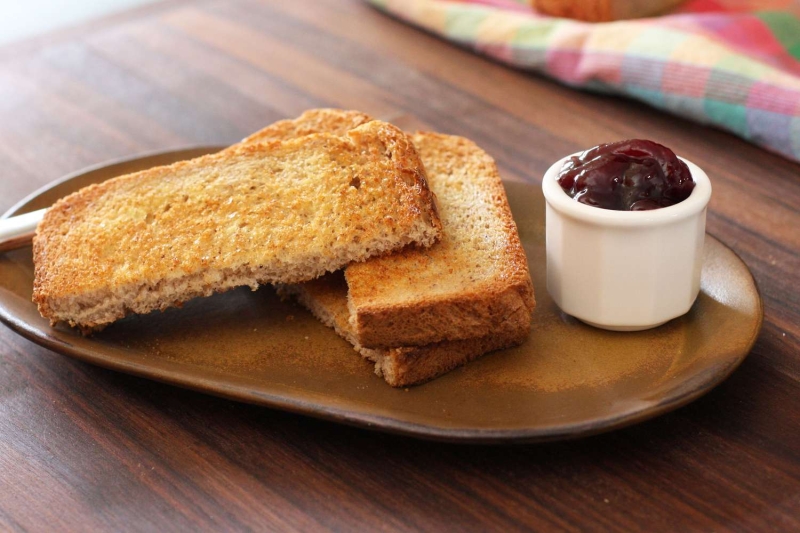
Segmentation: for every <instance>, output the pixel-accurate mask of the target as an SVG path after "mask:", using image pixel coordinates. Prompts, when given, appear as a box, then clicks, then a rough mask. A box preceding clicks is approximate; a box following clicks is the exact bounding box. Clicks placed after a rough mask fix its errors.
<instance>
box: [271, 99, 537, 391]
mask: <svg viewBox="0 0 800 533" xmlns="http://www.w3.org/2000/svg"><path fill="white" fill-rule="evenodd" d="M358 115H360V114H358ZM353 116H354V115H353V112H344V111H338V110H317V111H314V112H309V113H307V114H304V115H303V116H302V117H300V118H298V119H295V120H293V121H284V122H281V123H277V124H275V125H273V126H271V127H267V128H265V129H264V130H262V132H265V136H266V137H267V138H270V139H271V138H275V136H278V137H280V136H282V135H286V136H292V135H297V134H303V133H306V134H307V133H312V132H315V131H319V130H318V129H317V128H319V129H326V128H330V129H331V130H333V131H336V130H337V129H338V128H342V127H347V125H348V124H349V123H350V120H352V118H353ZM358 120H369V117H365V116H360V117H359V118H358ZM259 133H261V132H259ZM413 139H414V142H415V143H416V144H418V145H419V146H420V148H419V150H420V153H421V154H423V157H424V159H423V162H424V163H425V164H426V165H427V166H429V167H430V169H431V170H429V171H428V179H429V183H430V186H431V188H432V189H434V190H438V191H439V193H438V194H439V195H440V197H439V208H440V213H441V216H442V217H443V219H442V220H443V231H442V239H441V241H440V242H439V243H436V244H435V245H433V246H432V247H431V248H429V249H426V250H421V249H415V248H407V249H405V250H403V251H402V252H400V253H396V254H394V255H391V256H385V257H383V258H372V259H370V260H368V261H366V262H365V263H363V264H360V265H355V264H352V265H349V266H348V267H347V268H346V269H345V274H346V276H347V278H348V281H347V282H345V279H344V276H342V274H341V273H338V272H337V273H333V274H328V275H326V276H324V277H322V278H319V279H316V280H313V281H310V282H305V283H301V284H296V285H282V286H279V287H278V291H279V292H280V293H281V294H282V295H284V296H293V297H295V298H297V299H298V301H299V302H300V303H301V304H302V305H304V306H305V307H307V308H308V309H309V310H310V311H311V312H312V313H313V314H314V315H315V316H316V317H317V318H319V319H320V320H321V321H322V322H323V323H325V324H326V325H328V326H330V327H332V328H334V330H335V331H336V332H337V333H338V334H339V335H341V336H342V337H344V338H345V339H347V340H348V341H349V342H350V343H352V344H353V345H354V347H355V348H356V350H357V351H359V352H360V353H361V354H362V355H363V356H364V357H366V358H367V359H370V360H371V361H373V362H374V363H375V371H376V373H377V374H378V375H381V376H383V377H384V379H385V380H386V381H387V382H388V383H389V384H390V385H393V386H397V387H399V386H406V385H412V384H416V383H421V382H424V381H428V380H430V379H433V378H435V377H438V376H440V375H442V374H444V373H446V372H448V371H450V370H452V369H453V368H455V367H457V366H460V365H462V364H464V363H466V362H468V361H471V360H473V359H476V358H477V357H480V356H481V355H483V354H485V353H487V352H490V351H493V350H498V349H501V348H507V347H510V346H514V345H517V344H520V343H521V342H523V341H524V340H525V338H527V335H528V333H529V331H530V318H531V312H532V310H533V307H534V305H535V302H534V299H533V285H532V283H531V280H530V275H529V273H528V267H527V260H526V258H525V254H524V251H523V250H522V246H521V244H520V242H519V236H518V234H517V230H516V225H515V224H514V221H513V219H512V218H511V213H510V209H509V207H508V203H507V200H506V197H505V190H504V189H503V186H502V183H501V181H500V178H499V175H498V172H497V169H496V166H495V164H494V161H493V160H492V159H491V158H490V157H489V156H488V155H487V154H486V153H485V152H483V151H482V150H481V149H480V148H478V147H477V146H476V145H475V144H474V143H472V142H471V141H469V140H467V139H463V138H461V137H454V136H448V135H439V134H433V133H421V134H417V135H415V136H414V137H413ZM445 217H446V218H445ZM480 262H483V264H481V263H480ZM362 266H363V267H365V268H363V270H360V267H362ZM351 278H353V279H354V280H355V283H356V285H357V286H358V287H359V288H360V290H361V293H362V295H363V292H364V290H365V289H366V288H367V285H368V284H374V286H373V287H372V288H371V292H370V294H372V295H374V298H375V299H377V300H379V301H381V302H383V303H384V304H385V305H384V309H385V311H386V314H385V315H384V316H383V317H382V318H383V319H384V320H386V321H387V322H386V323H384V324H376V325H375V324H374V322H371V324H373V325H375V328H378V330H379V331H380V332H381V335H383V337H382V339H384V340H387V344H389V345H390V346H391V347H384V348H366V347H364V346H363V343H362V342H361V338H360V337H359V335H358V332H357V331H356V328H355V327H354V326H355V324H357V323H358V322H357V320H354V319H356V318H357V316H355V315H354V314H353V310H354V307H356V308H357V306H358V302H356V305H355V306H354V305H353V303H354V302H353V294H352V286H349V282H350V279H351ZM396 284H399V290H398V289H397V286H396ZM348 293H350V294H349V299H350V305H349V306H348ZM362 303H363V302H362ZM366 310H367V312H366V313H365V314H364V315H362V316H367V317H369V318H368V322H369V320H370V319H373V318H374V313H373V314H370V312H369V311H370V308H369V307H368V306H367V308H366ZM415 313H418V315H417V317H416V318H415V317H414V315H415ZM398 315H399V316H400V317H401V318H402V320H401V322H400V323H399V324H397V323H393V320H394V319H395V317H397V316H398ZM374 320H378V319H377V318H374ZM417 321H419V322H423V323H416V322H417ZM426 321H428V322H429V324H425V323H424V322H426ZM398 326H399V327H398ZM439 328H441V329H442V330H443V331H444V332H445V334H446V335H449V336H451V337H453V338H455V339H457V340H446V339H447V338H448V337H447V336H441V335H439V336H437V335H431V333H438V332H437V330H438V329H439ZM420 330H421V331H422V335H418V332H419V331H420ZM373 331H374V330H373ZM395 333H398V334H399V338H401V339H405V338H409V337H410V336H411V335H409V333H414V335H413V336H411V337H412V338H414V339H415V340H418V341H420V340H421V339H423V340H424V339H425V338H434V339H436V340H435V341H431V342H430V343H426V344H424V345H421V346H420V345H406V346H403V345H402V341H398V340H396V339H394V340H393V339H392V337H391V336H392V335H394V334H395ZM421 343H422V342H420V344H421ZM415 344H416V343H415Z"/></svg>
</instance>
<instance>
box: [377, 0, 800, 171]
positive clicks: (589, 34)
mask: <svg viewBox="0 0 800 533" xmlns="http://www.w3.org/2000/svg"><path fill="white" fill-rule="evenodd" d="M369 1H370V2H371V3H373V4H374V5H376V6H377V7H378V8H380V9H382V10H384V11H386V12H388V13H390V14H392V15H395V16H397V17H398V18H400V19H402V20H404V21H407V22H410V23H412V24H415V25H417V26H420V27H422V28H424V29H426V30H428V31H430V32H432V33H434V34H436V35H439V36H441V37H444V38H446V39H449V40H451V41H454V42H456V43H459V44H461V45H464V46H467V47H469V48H472V49H474V50H476V51H478V52H480V53H482V54H486V55H487V56H490V57H492V58H495V59H497V60H499V61H503V62H506V63H509V64H511V65H515V66H517V67H522V68H525V69H529V70H532V71H535V72H539V73H542V74H546V75H548V76H551V77H553V78H555V79H557V80H560V81H561V82H563V83H565V84H567V85H570V86H573V87H578V88H582V89H588V90H593V91H599V92H607V93H615V94H623V95H626V96H629V97H632V98H636V99H638V100H642V101H644V102H647V103H648V104H650V105H652V106H654V107H657V108H659V109H664V110H667V111H670V112H672V113H675V114H677V115H680V116H683V117H687V118H690V119H692V120H696V121H698V122H703V123H708V124H712V125H714V126H717V127H720V128H722V129H725V130H728V131H730V132H733V133H735V134H736V135H739V136H740V137H743V138H744V139H747V140H748V141H751V142H754V143H756V144H759V145H761V146H763V147H765V148H767V149H769V150H772V151H775V152H778V153H780V154H783V155H784V156H786V157H788V158H790V159H793V160H795V161H800V3H798V2H797V0H760V1H752V0H750V1H748V0H691V1H690V2H688V3H686V4H683V5H682V6H681V7H680V8H678V9H677V10H675V11H673V12H671V13H670V14H669V15H665V16H661V17H655V18H649V19H639V20H626V21H619V22H608V23H595V24H592V23H585V22H579V21H575V20H568V19H559V18H552V17H546V16H542V15H538V14H536V13H535V12H534V11H533V10H532V9H531V8H530V7H529V5H528V3H529V2H530V0H528V2H526V0H369Z"/></svg>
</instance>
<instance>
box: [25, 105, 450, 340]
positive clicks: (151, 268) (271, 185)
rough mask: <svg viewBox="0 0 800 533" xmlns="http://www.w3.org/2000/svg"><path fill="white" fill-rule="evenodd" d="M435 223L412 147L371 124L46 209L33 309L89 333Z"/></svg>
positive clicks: (177, 167)
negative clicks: (93, 329)
mask: <svg viewBox="0 0 800 533" xmlns="http://www.w3.org/2000/svg"><path fill="white" fill-rule="evenodd" d="M439 231H440V223H439V219H438V216H437V214H436V208H435V204H434V201H433V197H432V195H431V194H430V192H429V190H428V188H427V185H426V181H425V175H424V167H423V165H422V164H421V162H420V160H419V157H418V155H417V153H416V150H415V149H414V146H413V144H412V143H411V142H410V140H409V138H408V137H407V136H406V135H405V134H404V133H403V132H401V131H400V130H398V129H397V128H395V127H394V126H392V125H390V124H387V123H384V122H380V121H370V122H367V123H364V124H363V125H360V126H359V127H357V128H355V129H352V130H350V131H348V132H346V133H344V134H342V135H336V134H331V133H320V134H316V135H310V136H304V137H301V138H296V139H290V140H286V141H273V142H266V143H258V144H252V145H249V146H238V147H236V148H235V149H229V150H225V151H223V152H221V153H219V154H213V155H209V156H205V157H201V158H198V159H195V160H191V161H186V162H181V163H176V164H174V165H170V166H167V167H159V168H155V169H150V170H147V171H143V172H139V173H136V174H131V175H127V176H123V177H120V178H115V179H113V180H109V181H107V182H104V183H101V184H98V185H93V186H90V187H87V188H85V189H82V190H80V191H78V192H76V193H74V194H72V195H70V196H68V197H66V198H64V199H62V200H60V201H59V202H57V203H56V204H55V205H54V206H53V207H52V208H51V209H49V210H48V212H47V214H46V215H45V217H44V219H43V221H42V222H41V223H40V225H39V227H38V229H37V234H36V236H35V238H34V263H35V282H34V301H35V302H36V303H37V304H38V306H39V310H40V312H41V313H42V315H43V316H45V317H46V318H49V319H51V321H53V322H56V321H59V320H61V321H65V322H68V323H69V324H71V325H74V326H79V327H81V328H83V329H91V328H97V327H98V326H103V325H105V324H107V323H110V322H112V321H114V320H116V319H119V318H121V317H123V316H125V315H126V314H128V313H130V312H134V313H146V312H149V311H152V310H155V309H163V308H166V307H169V306H171V305H174V304H177V303H180V302H183V301H186V300H188V299H190V298H193V297H196V296H203V295H210V294H211V293H213V292H218V291H221V290H226V289H229V288H233V287H235V286H240V285H250V286H252V287H256V286H257V285H258V284H259V283H274V282H282V283H292V282H297V281H302V280H308V279H312V278H315V277H317V276H319V275H321V274H323V273H324V272H326V271H332V270H336V269H338V268H341V267H342V266H344V265H345V264H347V263H349V262H351V261H360V260H364V259H366V258H367V257H370V256H372V255H374V254H378V253H382V252H386V251H388V250H392V249H397V248H399V247H402V246H405V245H407V244H409V243H411V242H416V243H418V244H421V245H423V246H426V245H430V244H431V243H432V242H434V240H435V239H436V238H437V236H438V234H439Z"/></svg>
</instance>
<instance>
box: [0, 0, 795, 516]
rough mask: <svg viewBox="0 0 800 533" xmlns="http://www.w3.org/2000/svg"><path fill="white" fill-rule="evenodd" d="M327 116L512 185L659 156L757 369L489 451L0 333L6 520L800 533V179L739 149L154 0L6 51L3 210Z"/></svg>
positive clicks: (312, 31)
mask: <svg viewBox="0 0 800 533" xmlns="http://www.w3.org/2000/svg"><path fill="white" fill-rule="evenodd" d="M320 106H336V107H344V108H357V109H361V110H363V111H366V112H368V113H370V114H373V115H375V116H378V117H381V118H384V119H389V120H395V121H398V122H403V121H408V120H413V121H416V122H418V123H422V124H425V125H427V126H428V127H430V128H432V129H436V130H439V131H443V132H449V133H456V134H460V135H465V136H468V137H470V138H472V139H474V140H476V141H477V142H478V143H479V144H480V145H482V146H483V147H484V148H485V149H487V150H488V151H489V152H490V153H491V154H493V155H494V156H495V158H496V159H497V160H498V163H499V165H500V169H501V172H502V174H503V175H504V177H505V178H506V179H516V180H530V181H532V182H536V181H539V179H540V176H541V175H542V173H543V172H544V170H545V169H546V167H547V166H548V165H549V164H550V163H551V162H552V161H554V160H555V159H557V158H558V157H560V156H562V155H564V154H567V153H571V152H573V151H575V150H577V149H580V148H583V147H587V146H592V145H594V144H597V143H599V142H603V141H608V140H613V139H618V138H626V137H647V138H653V139H656V140H659V141H661V142H663V143H664V144H666V145H669V146H671V147H673V148H674V149H675V150H676V151H677V152H679V153H681V154H683V155H685V156H686V157H688V158H689V159H691V160H693V161H695V162H696V163H698V164H700V165H701V166H702V167H704V168H705V169H706V170H707V171H708V174H709V175H711V176H712V179H713V182H714V198H713V199H712V202H711V212H710V213H709V219H708V230H709V232H710V233H712V234H714V235H716V236H717V237H719V238H720V239H721V240H722V241H723V242H725V243H727V244H728V245H729V246H731V247H732V248H733V249H734V250H735V251H736V252H737V253H738V254H739V255H741V257H742V258H743V259H744V260H745V262H746V263H747V264H748V265H749V267H750V268H751V269H752V271H753V273H754V275H755V277H756V279H757V281H758V283H759V285H760V288H761V291H762V293H763V297H764V303H765V313H766V318H765V322H764V328H763V331H762V333H761V337H760V338H759V340H758V343H757V344H756V346H755V348H754V349H753V352H752V354H751V355H750V356H749V357H748V359H747V360H746V361H745V363H744V364H743V365H742V366H741V368H740V369H739V370H737V371H736V372H735V373H734V375H733V376H732V377H731V378H730V379H728V380H727V381H726V382H725V383H723V384H722V385H721V386H720V387H719V388H718V389H716V390H715V391H713V392H711V393H710V394H708V395H707V396H706V397H704V398H702V399H701V400H699V401H697V402H695V403H694V404H692V405H690V406H688V407H685V408H683V409H680V410H679V411H677V412H674V413H672V414H669V415H666V416H662V417H661V418H658V419H656V420H653V421H651V422H648V423H644V424H640V425H638V426H635V427H632V428H630V429H626V430H622V431H617V432H614V433H611V434H607V435H603V436H598V437H593V438H588V439H584V440H581V441H576V442H566V443H554V444H548V445H529V446H511V447H479V446H458V445H447V444H438V443H431V442H423V441H417V440H412V439H408V438H400V437H395V436H389V435H384V434H379V433H374V432H370V431H365V430H359V429H353V428H348V427H341V426H338V425H334V424H331V423H327V422H320V421H317V420H312V419H308V418H304V417H301V416H296V415H290V414H285V413H281V412H276V411H272V410H269V409H265V408H259V407H253V406H248V405H241V404H238V403H234V402H230V401H226V400H222V399H217V398H213V397H209V396H205V395H202V394H198V393H193V392H189V391H184V390H181V389H177V388H174V387H170V386H167V385H161V384H158V383H153V382H150V381H146V380H143V379H138V378H134V377H129V376H126V375H121V374H117V373H114V372H111V371H107V370H103V369H100V368H95V367H92V366H89V365H87V364H83V363H79V362H76V361H73V360H71V359H68V358H66V357H63V356H60V355H57V354H55V353H52V352H49V351H48V350H45V349H42V348H39V347H38V346H36V345H34V344H32V343H30V342H28V341H26V340H24V339H22V338H21V337H18V336H17V335H15V334H13V333H12V332H11V331H10V330H8V329H7V328H5V327H0V530H20V531H23V530H30V531H42V530H61V531H64V530H74V531H95V530H113V531H134V530H136V531H142V530H153V531H192V530H197V529H210V530H229V529H230V530H248V529H255V530H263V529H280V530H302V531H310V530H317V529H337V530H352V529H364V530H419V529H424V530H488V529H491V530H499V531H511V530H522V529H533V530H549V529H552V530H582V531H587V530H619V531H633V530H643V531H656V530H673V531H678V530H680V531H688V530H702V531H710V530H714V531H722V530H739V531H764V530H775V531H789V530H795V531H797V530H800V350H799V348H800V295H799V294H800V291H798V287H800V253H798V251H799V250H800V229H798V228H800V213H799V212H798V205H800V178H799V177H798V175H799V173H800V166H798V165H797V164H796V163H791V162H789V161H787V160H785V159H782V158H780V157H778V156H776V155H772V154H770V153H767V152H765V151H763V150H761V149H759V148H757V147H755V146H752V145H750V144H747V143H745V142H744V141H741V140H739V139H737V138H735V137H732V136H731V135H728V134H725V133H722V132H719V131H716V130H712V129H709V128H707V127H704V126H700V125H697V124H692V123H689V122H686V121H683V120H680V119H677V118H674V117H671V116H668V115H665V114H662V113H659V112H656V111H654V110H652V109H650V108H648V107H645V106H643V105H639V104H636V103H632V102H629V101H626V100H622V99H618V98H611V97H601V96H596V95H590V94H584V93H580V92H577V91H573V90H570V89H567V88H564V87H562V86H560V85H558V84H556V83H553V82H551V81H548V80H545V79H542V78H539V77H536V76H531V75H527V74H524V73H520V72H516V71H514V70H511V69H508V68H505V67H503V66H500V65H496V64H493V63H491V62H489V61H487V60H484V59H482V58H480V57H478V56H475V55H473V54H471V53H469V52H467V51H464V50H461V49H458V48H456V47H455V46H451V45H449V44H447V43H445V42H442V41H439V40H437V39H436V38H434V37H431V36H428V35H426V34H424V33H422V32H419V31H417V30H415V29H412V28H410V27H407V26H405V25H403V24H401V23H399V22H396V21H395V20H392V19H390V18H388V17H385V16H384V15H382V14H380V13H379V12H377V11H375V10H373V9H371V8H369V7H367V6H365V5H363V4H362V3H360V2H357V1H354V0H353V1H343V0H324V1H319V0H303V1H301V0H293V1H292V2H279V1H277V0H276V1H263V2H259V1H255V0H244V1H237V2H225V1H222V0H220V1H202V2H201V1H198V2H187V1H167V2H164V3H159V4H155V5H153V6H150V7H146V8H142V9H138V10H135V11H131V12H128V13H125V14H124V15H122V16H115V17H111V18H107V19H103V20H101V21H98V22H95V23H91V24H88V25H85V26H82V27H80V28H77V29H73V30H69V31H62V32H60V33H56V34H51V35H48V36H46V37H44V38H40V39H36V40H33V41H28V42H24V43H20V44H16V45H13V46H9V47H6V48H2V49H0V169H2V174H1V176H2V177H0V211H3V210H5V209H7V208H9V207H10V206H11V205H12V204H13V203H14V202H16V201H17V200H18V199H20V198H22V197H23V196H24V195H26V194H28V193H30V192H31V191H33V190H35V189H36V188H38V187H40V186H42V185H44V184H46V183H47V182H49V181H51V180H54V179H57V178H59V177H60V176H62V175H64V174H66V173H69V172H71V171H74V170H77V169H80V168H82V167H85V166H87V165H92V164H96V163H100V162H103V161H106V160H109V159H113V158H118V157H122V156H128V155H132V154H137V153H141V152H145V151H152V150H163V149H169V148H178V147H183V146H186V145H194V144H210V143H213V144H216V143H230V142H234V141H236V140H238V139H240V138H241V137H243V136H244V135H245V134H248V133H250V132H252V131H255V130H257V129H259V128H261V127H262V126H264V125H265V124H267V123H269V122H272V121H274V120H276V119H279V118H283V117H287V116H295V115H297V114H299V113H300V112H301V111H303V110H304V109H307V108H310V107H320ZM412 117H413V118H412ZM539 290H543V288H539Z"/></svg>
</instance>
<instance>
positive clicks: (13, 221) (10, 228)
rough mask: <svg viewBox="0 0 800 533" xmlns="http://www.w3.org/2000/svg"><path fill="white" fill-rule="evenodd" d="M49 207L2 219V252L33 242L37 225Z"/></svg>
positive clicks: (0, 234) (0, 243)
mask: <svg viewBox="0 0 800 533" xmlns="http://www.w3.org/2000/svg"><path fill="white" fill-rule="evenodd" d="M45 211H47V209H39V210H38V211H33V212H31V213H25V214H24V215H19V216H16V217H11V218H5V219H2V220H0V252H5V251H7V250H13V249H14V248H22V247H23V246H27V245H29V244H30V243H31V239H33V234H34V232H35V231H36V225H37V224H39V221H40V220H42V217H43V216H44V212H45Z"/></svg>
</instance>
